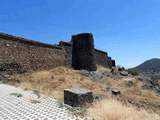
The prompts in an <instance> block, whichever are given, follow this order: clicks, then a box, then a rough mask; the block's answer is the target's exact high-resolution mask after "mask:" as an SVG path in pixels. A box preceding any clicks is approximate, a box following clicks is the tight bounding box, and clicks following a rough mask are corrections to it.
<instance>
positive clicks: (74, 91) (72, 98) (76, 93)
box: [64, 88, 94, 107]
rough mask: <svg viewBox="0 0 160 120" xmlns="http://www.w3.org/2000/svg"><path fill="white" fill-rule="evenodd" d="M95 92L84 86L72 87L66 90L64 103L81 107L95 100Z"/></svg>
mask: <svg viewBox="0 0 160 120" xmlns="http://www.w3.org/2000/svg"><path fill="white" fill-rule="evenodd" d="M93 99H94V97H93V93H92V92H91V91H89V90H87V89H84V88H71V89H65V90H64V104H67V105H70V106H72V107H81V106H84V105H86V104H87V103H92V102H93Z"/></svg>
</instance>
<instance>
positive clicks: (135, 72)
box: [128, 68, 139, 75]
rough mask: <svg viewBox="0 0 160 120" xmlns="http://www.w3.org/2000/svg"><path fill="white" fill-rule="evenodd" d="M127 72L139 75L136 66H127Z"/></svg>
mask: <svg viewBox="0 0 160 120" xmlns="http://www.w3.org/2000/svg"><path fill="white" fill-rule="evenodd" d="M128 73H129V74H132V75H139V71H138V70H137V69H136V68H129V69H128Z"/></svg>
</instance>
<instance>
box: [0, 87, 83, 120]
mask: <svg viewBox="0 0 160 120" xmlns="http://www.w3.org/2000/svg"><path fill="white" fill-rule="evenodd" d="M0 120H82V119H81V118H77V117H75V116H73V115H70V114H69V113H68V112H67V110H66V109H65V108H64V107H60V105H59V103H58V102H57V101H56V100H55V99H52V98H48V97H45V96H42V97H41V98H39V99H38V98H37V95H35V94H34V93H33V92H32V91H24V90H22V89H20V88H16V87H13V86H10V85H5V84H0Z"/></svg>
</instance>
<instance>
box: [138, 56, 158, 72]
mask: <svg viewBox="0 0 160 120" xmlns="http://www.w3.org/2000/svg"><path fill="white" fill-rule="evenodd" d="M136 68H137V69H138V70H139V71H140V72H143V73H150V72H152V73H155V72H156V73H157V72H160V59H159V58H153V59H150V60H147V61H145V62H144V63H142V64H140V65H139V66H137V67H136Z"/></svg>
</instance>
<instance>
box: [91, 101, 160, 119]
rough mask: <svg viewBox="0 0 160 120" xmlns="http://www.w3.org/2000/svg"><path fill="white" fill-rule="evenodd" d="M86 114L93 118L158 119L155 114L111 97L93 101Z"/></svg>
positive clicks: (159, 117)
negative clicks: (126, 104) (128, 105)
mask: <svg viewBox="0 0 160 120" xmlns="http://www.w3.org/2000/svg"><path fill="white" fill-rule="evenodd" d="M88 115H89V116H91V117H93V118H94V119H95V120H160V116H158V115H157V114H154V113H148V112H147V111H145V110H137V109H135V108H134V107H127V106H125V105H123V104H122V103H120V102H118V101H116V100H113V99H109V100H103V101H100V102H97V103H95V104H94V105H93V106H92V107H91V108H89V110H88Z"/></svg>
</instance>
